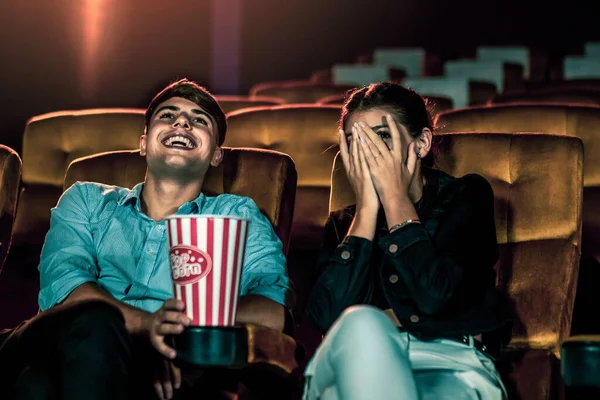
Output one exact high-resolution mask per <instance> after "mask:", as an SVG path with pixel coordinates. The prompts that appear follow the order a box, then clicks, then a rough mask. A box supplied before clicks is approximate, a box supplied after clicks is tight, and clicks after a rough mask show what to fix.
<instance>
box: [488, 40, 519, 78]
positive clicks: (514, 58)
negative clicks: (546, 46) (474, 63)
mask: <svg viewBox="0 0 600 400" xmlns="http://www.w3.org/2000/svg"><path fill="white" fill-rule="evenodd" d="M477 59H478V60H481V61H505V62H510V63H516V64H520V65H522V66H523V74H524V75H525V77H526V78H528V77H529V76H530V72H531V64H530V61H531V60H530V53H529V49H528V48H527V47H524V46H479V47H477Z"/></svg>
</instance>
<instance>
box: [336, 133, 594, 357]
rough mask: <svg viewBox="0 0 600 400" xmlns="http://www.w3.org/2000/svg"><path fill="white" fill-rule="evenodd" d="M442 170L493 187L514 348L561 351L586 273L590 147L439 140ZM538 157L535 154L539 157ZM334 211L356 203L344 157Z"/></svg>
mask: <svg viewBox="0 0 600 400" xmlns="http://www.w3.org/2000/svg"><path fill="white" fill-rule="evenodd" d="M435 140H436V141H439V142H440V146H439V154H438V155H437V166H438V168H439V169H441V170H443V171H445V172H447V173H449V174H451V175H453V176H457V177H459V176H463V175H466V174H468V173H477V174H480V175H482V176H484V177H485V178H486V179H487V180H488V181H489V182H490V184H491V185H492V187H493V190H494V197H495V209H494V214H495V220H496V234H497V237H498V243H499V245H500V254H501V256H500V261H499V263H498V264H497V271H498V280H497V285H498V287H499V288H500V289H501V290H502V291H504V292H506V293H508V295H509V298H510V299H511V300H512V302H513V306H514V313H515V314H514V315H515V323H514V327H513V340H512V342H511V343H512V346H514V347H527V348H546V349H554V348H555V347H556V346H558V344H559V343H560V342H561V341H562V340H563V339H564V338H566V337H567V336H568V335H569V331H570V325H571V315H572V310H573V302H574V294H575V289H576V281H577V275H578V271H579V269H578V268H579V254H580V251H579V246H580V240H581V213H582V183H583V145H582V142H581V140H580V139H578V138H575V137H569V136H562V135H560V136H559V135H547V134H502V133H490V134H487V133H454V134H445V135H444V134H442V135H438V136H436V139H435ZM531 149H535V151H532V150H531ZM331 179H332V191H331V193H332V195H331V201H330V209H331V210H332V211H333V210H337V209H341V208H343V207H346V206H347V205H350V204H353V203H354V195H353V193H352V190H351V188H350V186H349V183H348V180H347V178H346V175H345V172H344V168H343V165H342V163H341V160H340V157H339V156H338V157H337V158H336V161H335V165H334V168H333V170H332V178H331Z"/></svg>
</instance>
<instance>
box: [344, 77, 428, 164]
mask: <svg viewBox="0 0 600 400" xmlns="http://www.w3.org/2000/svg"><path fill="white" fill-rule="evenodd" d="M373 108H379V109H384V110H386V111H389V112H390V113H391V114H392V115H393V116H394V118H395V119H396V121H398V122H399V123H400V124H402V125H404V126H405V127H406V129H407V130H408V133H409V134H410V135H411V136H412V137H417V136H419V135H420V134H421V132H422V131H423V128H429V130H431V132H432V133H433V132H434V131H435V127H434V122H433V118H432V116H431V115H432V111H433V104H431V103H430V102H429V101H428V100H426V99H424V98H423V97H421V96H420V95H419V94H418V93H417V92H415V91H414V90H412V89H408V88H405V87H404V86H401V85H399V84H397V83H394V82H381V83H373V84H371V85H369V86H365V87H362V88H357V89H352V90H351V91H349V92H348V93H347V95H346V100H345V101H344V105H343V107H342V115H341V117H340V122H339V125H340V129H344V127H345V125H346V122H347V121H348V118H349V117H350V115H351V114H352V113H354V112H363V111H367V110H370V109H373ZM434 143H435V141H434V140H432V146H431V150H430V151H429V153H428V154H427V156H426V157H425V158H423V159H422V162H423V165H425V166H427V167H433V166H434V164H435V156H434V150H435V149H434Z"/></svg>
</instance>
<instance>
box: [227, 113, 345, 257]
mask: <svg viewBox="0 0 600 400" xmlns="http://www.w3.org/2000/svg"><path fill="white" fill-rule="evenodd" d="M339 117H340V107H339V106H333V105H328V106H319V105H285V106H275V107H259V108H253V109H250V108H249V109H245V110H240V111H238V112H234V113H230V114H229V115H228V117H227V124H228V128H227V138H226V139H225V144H226V145H227V146H232V147H253V148H261V149H269V150H276V151H280V152H283V153H286V154H289V155H290V156H291V157H292V158H293V160H294V162H295V164H296V169H297V171H298V191H297V193H296V211H295V213H294V216H295V218H294V234H293V235H294V244H295V245H296V244H302V246H307V247H313V246H318V245H319V244H320V241H321V239H322V237H321V232H322V228H323V226H324V224H325V220H326V219H327V205H328V200H329V187H330V173H331V165H332V163H333V158H334V157H335V153H336V152H337V143H338V139H337V134H336V132H337V122H338V119H339Z"/></svg>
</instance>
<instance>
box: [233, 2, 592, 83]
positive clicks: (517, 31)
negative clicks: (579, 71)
mask: <svg viewBox="0 0 600 400" xmlns="http://www.w3.org/2000/svg"><path fill="white" fill-rule="evenodd" d="M599 13H600V2H598V1H591V0H573V1H570V2H552V1H547V0H452V1H448V0H303V1H280V0H252V1H245V2H244V11H243V26H242V32H243V36H242V41H243V45H242V48H243V50H242V62H241V77H240V82H241V86H242V89H243V90H247V89H249V87H250V86H252V84H254V83H256V82H261V81H265V80H284V79H306V78H308V77H309V75H310V73H311V72H312V71H315V70H319V69H323V68H328V67H330V66H331V65H332V64H333V63H336V62H339V63H344V62H349V63H351V62H354V60H355V58H356V56H357V55H358V54H361V53H363V52H368V51H370V50H371V49H373V48H374V47H376V46H424V47H426V48H427V50H428V51H432V52H434V53H437V54H438V55H439V56H441V57H442V58H445V57H450V58H459V57H470V56H474V55H475V46H477V45H511V44H521V45H527V46H531V47H532V49H533V50H534V52H539V53H541V54H546V53H549V55H550V58H551V59H555V60H557V61H559V60H560V58H561V56H562V55H563V54H564V52H569V53H575V54H576V53H577V52H580V51H581V50H582V46H581V45H582V43H583V42H584V41H591V40H600V30H599V29H597V21H595V19H596V18H597V15H598V14H599ZM551 61H552V60H551ZM438 72H439V71H438Z"/></svg>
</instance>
